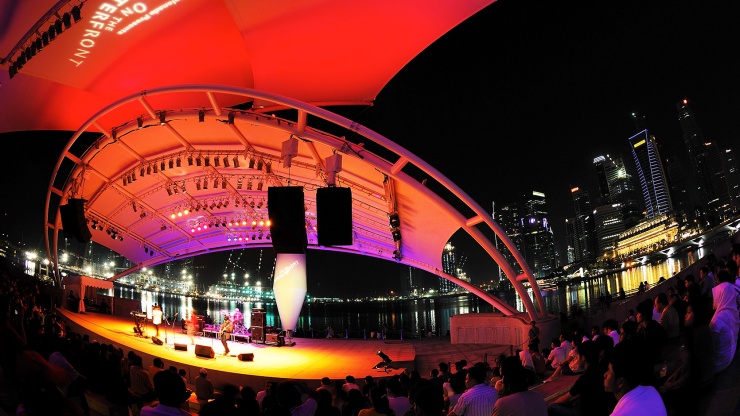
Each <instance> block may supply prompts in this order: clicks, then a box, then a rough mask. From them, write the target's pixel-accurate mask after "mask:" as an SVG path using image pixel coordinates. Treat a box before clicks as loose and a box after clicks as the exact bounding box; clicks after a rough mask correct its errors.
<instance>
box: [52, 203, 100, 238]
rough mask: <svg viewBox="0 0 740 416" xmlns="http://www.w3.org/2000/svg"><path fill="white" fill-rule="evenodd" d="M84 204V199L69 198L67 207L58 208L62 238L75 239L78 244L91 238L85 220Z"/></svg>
mask: <svg viewBox="0 0 740 416" xmlns="http://www.w3.org/2000/svg"><path fill="white" fill-rule="evenodd" d="M85 202H86V201H85V200H84V199H77V198H70V199H69V200H67V205H60V206H59V214H60V215H61V217H62V228H63V229H64V236H65V237H66V238H75V239H77V241H79V242H80V243H87V242H89V241H90V239H91V238H92V233H91V232H90V229H89V228H87V220H86V219H85Z"/></svg>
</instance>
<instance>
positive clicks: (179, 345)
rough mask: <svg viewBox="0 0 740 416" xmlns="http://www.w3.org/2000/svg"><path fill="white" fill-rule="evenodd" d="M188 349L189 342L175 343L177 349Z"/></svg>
mask: <svg viewBox="0 0 740 416" xmlns="http://www.w3.org/2000/svg"><path fill="white" fill-rule="evenodd" d="M187 350H188V344H178V343H175V351H187Z"/></svg>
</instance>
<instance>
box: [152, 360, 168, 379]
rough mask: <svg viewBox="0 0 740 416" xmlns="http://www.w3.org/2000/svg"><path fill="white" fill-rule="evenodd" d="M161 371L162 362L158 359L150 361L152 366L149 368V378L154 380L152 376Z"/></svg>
mask: <svg viewBox="0 0 740 416" xmlns="http://www.w3.org/2000/svg"><path fill="white" fill-rule="evenodd" d="M162 370H164V361H162V359H161V358H159V357H155V358H154V360H152V365H150V366H149V378H151V379H152V380H154V375H155V374H157V373H158V372H160V371H162Z"/></svg>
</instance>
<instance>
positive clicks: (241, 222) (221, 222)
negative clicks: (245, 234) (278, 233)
mask: <svg viewBox="0 0 740 416" xmlns="http://www.w3.org/2000/svg"><path fill="white" fill-rule="evenodd" d="M250 225H251V226H252V230H257V229H258V228H257V227H270V225H272V222H271V221H270V220H269V219H268V220H264V219H262V218H252V220H251V221H248V220H247V218H234V219H230V220H228V221H227V220H226V219H225V218H222V219H219V218H216V219H215V220H214V219H211V220H208V221H203V222H201V221H196V222H193V223H192V224H190V232H191V233H195V232H197V231H203V230H207V229H209V228H214V227H216V228H218V227H224V228H225V227H248V226H250ZM260 232H261V230H260Z"/></svg>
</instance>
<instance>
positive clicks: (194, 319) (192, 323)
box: [188, 309, 198, 345]
mask: <svg viewBox="0 0 740 416" xmlns="http://www.w3.org/2000/svg"><path fill="white" fill-rule="evenodd" d="M196 328H198V316H197V315H196V314H195V309H192V310H191V311H190V319H189V320H188V336H189V337H190V344H191V345H195V330H196Z"/></svg>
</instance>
